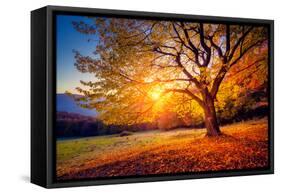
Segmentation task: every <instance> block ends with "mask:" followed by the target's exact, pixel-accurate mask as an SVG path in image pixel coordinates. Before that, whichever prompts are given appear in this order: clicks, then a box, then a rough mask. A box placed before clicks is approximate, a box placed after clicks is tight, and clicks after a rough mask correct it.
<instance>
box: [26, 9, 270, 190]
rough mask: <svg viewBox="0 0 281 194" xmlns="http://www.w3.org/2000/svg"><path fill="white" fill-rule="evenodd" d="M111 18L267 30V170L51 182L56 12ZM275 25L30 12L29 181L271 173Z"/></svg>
mask: <svg viewBox="0 0 281 194" xmlns="http://www.w3.org/2000/svg"><path fill="white" fill-rule="evenodd" d="M58 13H59V14H71V15H87V16H93V15H94V16H110V17H126V18H141V19H154V20H157V19H159V20H188V21H203V22H212V23H233V24H234V23H237V24H251V25H256V24H263V25H267V26H268V29H269V47H268V48H269V91H270V92H269V95H270V96H269V106H270V114H269V117H268V124H269V125H268V126H269V136H268V137H269V167H268V168H265V169H259V170H233V171H219V172H203V173H185V174H175V175H165V176H163V175H153V176H142V177H122V178H121V177H117V178H107V179H97V180H89V179H87V180H80V181H79V180H74V181H64V182H62V181H56V178H55V153H56V149H55V143H56V142H55V138H54V123H55V122H54V121H55V115H56V114H55V103H56V98H55V93H56V81H55V80H56V68H55V67H56V66H55V64H56V62H55V59H56V52H55V51H56V48H55V42H56V37H55V20H54V18H55V15H56V14H58ZM273 71H274V21H273V20H260V19H244V18H230V17H214V16H198V15H184V14H170V13H152V12H136V11H121V10H107V9H92V8H77V7H61V6H46V7H43V8H40V9H37V10H34V11H32V12H31V182H32V183H34V184H37V185H40V186H43V187H46V188H57V187H72V186H88V185H105V184H121V183H136V182H151V181H168V180H182V179H195V178H196V179H198V178H211V177H228V176H242V175H258V174H272V173H274V82H273V80H274V78H273V76H274V72H273Z"/></svg>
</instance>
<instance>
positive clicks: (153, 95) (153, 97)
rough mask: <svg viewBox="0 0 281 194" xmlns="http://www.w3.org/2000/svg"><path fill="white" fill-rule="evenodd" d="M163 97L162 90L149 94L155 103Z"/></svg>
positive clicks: (155, 90)
mask: <svg viewBox="0 0 281 194" xmlns="http://www.w3.org/2000/svg"><path fill="white" fill-rule="evenodd" d="M161 95H162V91H161V90H160V89H154V90H152V91H150V92H149V96H150V97H151V99H152V100H154V101H156V100H159V99H160V97H161Z"/></svg>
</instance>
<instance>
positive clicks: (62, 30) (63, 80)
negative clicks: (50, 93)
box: [56, 15, 98, 93]
mask: <svg viewBox="0 0 281 194" xmlns="http://www.w3.org/2000/svg"><path fill="white" fill-rule="evenodd" d="M56 19H57V32H56V33H57V61H56V63H57V93H64V92H65V91H70V92H75V88H76V87H77V86H80V80H83V81H90V80H95V76H94V74H89V73H80V72H78V70H77V69H76V68H75V66H74V63H75V60H74V53H73V49H75V50H77V51H79V52H80V53H81V54H83V55H87V56H90V55H91V56H93V54H92V52H93V51H94V49H95V47H96V43H97V42H96V41H88V40H89V39H91V40H98V37H97V35H86V34H82V33H80V32H78V31H76V30H75V29H74V28H73V25H72V21H84V22H87V23H89V22H91V20H90V19H88V18H86V17H82V16H71V15H57V18H56Z"/></svg>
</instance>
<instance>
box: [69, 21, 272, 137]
mask: <svg viewBox="0 0 281 194" xmlns="http://www.w3.org/2000/svg"><path fill="white" fill-rule="evenodd" d="M92 21H93V23H92V24H86V23H84V22H73V26H74V28H75V29H76V30H77V31H79V32H80V33H85V34H92V33H93V34H96V36H98V37H99V38H98V42H97V46H96V47H95V48H93V51H94V52H93V55H92V56H84V55H82V54H81V53H80V52H79V51H74V52H75V59H76V63H75V66H76V68H77V69H78V70H79V71H80V72H83V73H92V74H94V77H95V80H96V81H89V82H88V81H87V82H86V81H81V84H82V85H81V86H80V87H77V91H78V92H79V93H81V94H83V96H82V97H79V98H78V99H77V100H78V101H79V102H81V103H80V105H81V106H83V107H85V108H95V109H97V111H99V113H100V118H101V119H102V120H103V121H104V122H105V123H108V124H129V125H130V124H134V123H141V122H149V121H153V120H154V119H155V118H157V116H158V115H159V114H160V112H161V111H172V112H177V113H179V115H185V114H196V113H198V114H201V115H202V117H203V118H204V121H205V126H206V129H207V135H208V136H218V135H220V134H221V131H220V128H219V124H218V119H217V114H216V107H217V106H220V103H223V96H225V95H227V94H231V95H232V94H233V93H238V92H239V90H240V89H241V90H242V89H247V87H246V86H245V80H246V79H247V78H249V77H252V80H248V82H247V84H246V85H247V86H248V87H253V88H254V87H258V86H259V85H261V84H264V83H265V82H266V79H267V73H266V72H267V62H268V59H267V52H268V51H267V50H268V42H267V41H268V40H267V38H268V34H267V33H268V32H267V28H266V27H263V26H250V25H236V24H208V23H195V22H185V21H151V20H135V19H122V18H119V19H118V18H107V19H106V18H92ZM253 75H256V76H253ZM241 80H242V81H241ZM243 84H244V85H243ZM222 85H225V86H226V85H228V86H234V85H236V86H237V87H238V89H236V90H234V89H233V87H228V88H229V89H226V88H227V87H222ZM220 92H221V93H220ZM218 93H219V94H218ZM181 113H182V114H181Z"/></svg>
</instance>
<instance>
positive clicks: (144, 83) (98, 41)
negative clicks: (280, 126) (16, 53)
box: [31, 6, 274, 188]
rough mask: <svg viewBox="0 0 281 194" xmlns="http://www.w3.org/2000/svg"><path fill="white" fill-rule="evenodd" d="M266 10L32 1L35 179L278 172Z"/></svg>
mask: <svg viewBox="0 0 281 194" xmlns="http://www.w3.org/2000/svg"><path fill="white" fill-rule="evenodd" d="M273 38H274V37H273V21H272V20H260V19H241V18H227V17H213V16H194V15H181V14H166V13H149V12H134V11H117V10H102V9H90V8H72V7H57V6H47V7H44V8H41V9H38V10H35V11H32V12H31V90H32V91H31V104H32V105H31V182H33V183H35V184H38V185H41V186H44V187H47V188H53V187H69V186H82V185H98V184H116V183H131V182H146V181H162V180H178V179H190V178H207V177H208V178H209V177H222V176H237V175H257V174H271V173H273Z"/></svg>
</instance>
